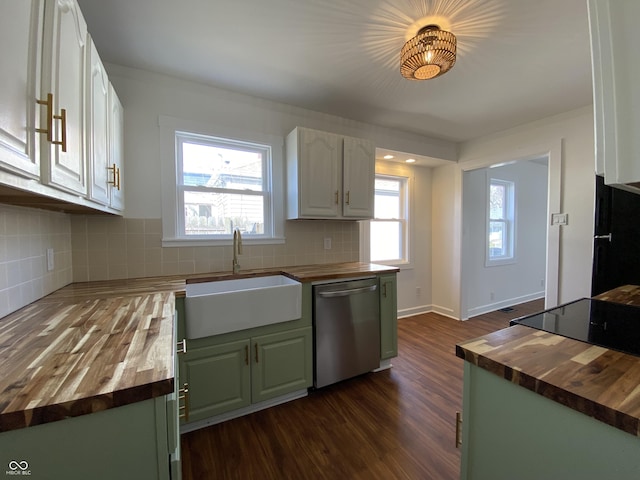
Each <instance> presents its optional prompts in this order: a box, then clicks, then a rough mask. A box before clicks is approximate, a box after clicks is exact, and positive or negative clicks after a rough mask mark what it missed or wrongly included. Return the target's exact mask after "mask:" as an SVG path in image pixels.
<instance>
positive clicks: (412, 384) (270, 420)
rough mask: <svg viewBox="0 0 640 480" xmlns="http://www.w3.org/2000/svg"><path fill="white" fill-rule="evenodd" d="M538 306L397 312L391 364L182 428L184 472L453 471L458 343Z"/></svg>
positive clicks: (347, 475)
mask: <svg viewBox="0 0 640 480" xmlns="http://www.w3.org/2000/svg"><path fill="white" fill-rule="evenodd" d="M543 308H544V302H543V300H536V301H533V302H528V303H526V304H522V305H518V306H516V307H514V310H513V311H511V312H508V313H504V312H500V311H498V312H492V313H489V314H486V315H481V316H478V317H474V318H472V319H470V320H468V321H466V322H458V321H456V320H452V319H449V318H445V317H442V316H440V315H437V314H423V315H417V316H414V317H410V318H405V319H400V320H399V321H398V347H399V355H398V357H397V358H395V359H393V361H392V363H393V368H391V369H390V370H386V371H383V372H379V373H374V374H367V375H363V376H361V377H357V378H354V379H351V380H347V381H344V382H341V383H338V384H335V385H332V386H329V387H326V388H324V389H321V390H317V391H313V392H311V393H310V394H309V396H308V397H305V398H303V399H300V400H295V401H293V402H289V403H286V404H283V405H279V406H276V407H272V408H270V409H267V410H263V411H261V412H257V413H254V414H251V415H247V416H245V417H242V418H238V419H235V420H230V421H227V422H224V423H221V424H218V425H214V426H211V427H208V428H205V429H201V430H198V431H195V432H191V433H188V434H185V435H183V436H182V469H183V476H184V478H185V480H190V479H193V480H208V479H236V478H237V479H331V480H337V479H433V480H449V479H457V478H458V477H459V462H460V452H459V450H457V449H456V448H455V445H454V443H455V426H454V424H455V412H456V411H458V410H461V407H462V364H463V361H462V360H461V359H459V358H457V357H456V356H455V344H456V343H458V342H460V341H462V340H467V339H471V338H474V337H478V336H481V335H484V334H486V333H489V332H492V331H495V330H499V329H501V328H504V327H506V326H508V323H509V320H510V319H512V318H516V317H520V316H522V315H526V314H529V313H533V312H536V311H540V310H542V309H543Z"/></svg>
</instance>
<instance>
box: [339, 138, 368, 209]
mask: <svg viewBox="0 0 640 480" xmlns="http://www.w3.org/2000/svg"><path fill="white" fill-rule="evenodd" d="M343 149H344V153H343V160H342V162H343V166H342V169H343V190H344V192H343V195H342V202H343V207H342V214H343V216H345V217H350V218H373V208H374V196H375V174H376V149H375V145H374V144H373V142H370V141H369V140H364V139H362V138H352V137H345V138H344V147H343Z"/></svg>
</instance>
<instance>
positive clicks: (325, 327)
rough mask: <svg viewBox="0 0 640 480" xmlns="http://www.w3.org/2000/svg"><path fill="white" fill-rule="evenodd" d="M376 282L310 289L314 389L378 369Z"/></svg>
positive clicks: (354, 282) (328, 284)
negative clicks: (311, 292)
mask: <svg viewBox="0 0 640 480" xmlns="http://www.w3.org/2000/svg"><path fill="white" fill-rule="evenodd" d="M377 285H378V283H377V279H376V278H375V277H374V278H366V279H359V280H351V281H346V282H336V283H327V284H322V285H315V286H314V287H313V293H314V295H313V328H314V343H315V345H314V353H315V358H314V378H313V385H314V386H315V387H316V388H320V387H324V386H326V385H330V384H332V383H335V382H338V381H340V380H344V379H346V378H351V377H355V376H356V375H360V374H362V373H366V372H369V371H371V370H374V369H376V368H378V367H379V366H380V306H379V298H378V292H377V288H378V286H377Z"/></svg>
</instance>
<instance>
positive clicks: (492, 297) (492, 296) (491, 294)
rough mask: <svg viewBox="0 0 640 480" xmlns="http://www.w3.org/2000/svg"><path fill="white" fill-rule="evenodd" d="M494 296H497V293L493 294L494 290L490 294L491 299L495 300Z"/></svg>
mask: <svg viewBox="0 0 640 480" xmlns="http://www.w3.org/2000/svg"><path fill="white" fill-rule="evenodd" d="M494 298H495V295H494V294H493V292H491V293H490V294H489V300H494Z"/></svg>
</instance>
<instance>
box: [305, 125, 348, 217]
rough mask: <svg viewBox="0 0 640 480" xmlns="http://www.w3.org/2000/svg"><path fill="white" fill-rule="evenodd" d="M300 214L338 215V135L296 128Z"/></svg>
mask: <svg viewBox="0 0 640 480" xmlns="http://www.w3.org/2000/svg"><path fill="white" fill-rule="evenodd" d="M299 135H300V137H299V144H298V156H299V168H300V173H299V175H300V178H299V182H300V191H299V194H300V213H301V216H309V217H313V216H321V217H337V216H338V215H339V210H338V207H339V198H340V193H341V192H340V186H339V167H340V142H341V140H340V137H338V136H337V135H334V134H332V133H327V132H320V131H317V130H306V129H300V130H299Z"/></svg>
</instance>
